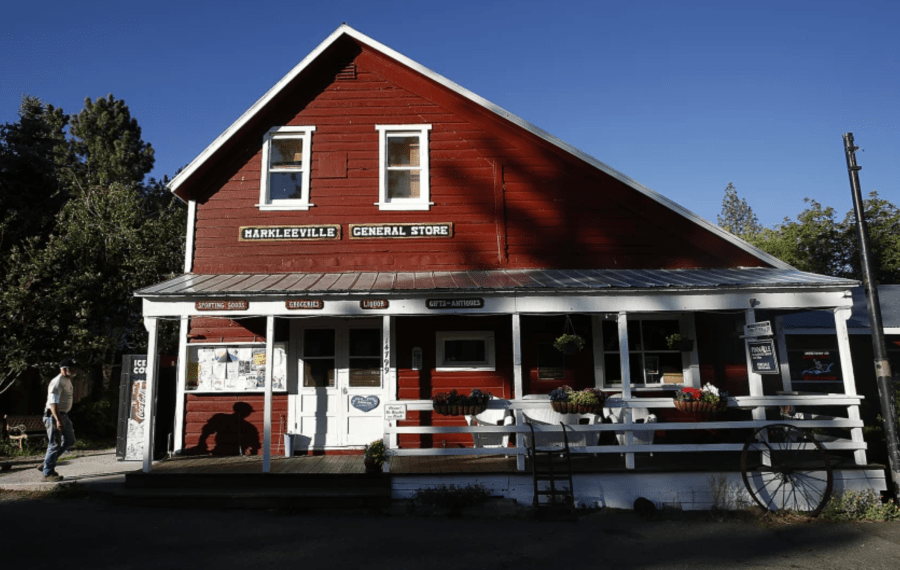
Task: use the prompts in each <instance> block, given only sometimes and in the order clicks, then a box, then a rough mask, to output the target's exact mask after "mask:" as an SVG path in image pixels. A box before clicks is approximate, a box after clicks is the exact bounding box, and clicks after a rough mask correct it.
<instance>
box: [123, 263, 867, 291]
mask: <svg viewBox="0 0 900 570" xmlns="http://www.w3.org/2000/svg"><path fill="white" fill-rule="evenodd" d="M857 284H858V283H857V282H856V281H853V280H849V279H840V278H836V277H827V276H824V275H816V274H813V273H805V272H803V271H798V270H796V269H775V268H768V267H746V268H729V269H567V270H562V269H496V270H481V271H471V270H470V271H421V272H396V273H392V272H377V273H375V272H348V273H283V274H246V275H245V274H230V275H191V274H188V275H182V276H180V277H176V278H174V279H170V280H169V281H165V282H163V283H159V284H156V285H153V286H150V287H145V288H143V289H140V290H139V291H137V292H136V293H135V295H136V296H138V297H154V298H157V297H195V296H216V297H247V296H271V297H275V296H284V295H298V294H302V295H309V294H315V295H331V294H334V295H346V294H365V295H368V294H375V293H378V294H391V295H394V296H397V295H402V294H408V293H427V292H435V293H438V292H439V293H447V294H453V293H461V294H465V293H473V292H480V293H491V292H494V293H570V294H575V293H598V292H605V291H609V292H612V291H647V292H650V291H662V290H673V291H674V290H680V291H698V290H719V289H784V288H806V289H808V288H829V289H834V288H844V287H846V288H851V287H854V286H856V285H857Z"/></svg>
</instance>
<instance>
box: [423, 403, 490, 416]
mask: <svg viewBox="0 0 900 570" xmlns="http://www.w3.org/2000/svg"><path fill="white" fill-rule="evenodd" d="M486 409H487V404H477V405H472V406H460V405H455V404H435V405H434V412H435V413H436V414H440V415H442V416H477V415H478V414H480V413H481V412H483V411H485V410H486Z"/></svg>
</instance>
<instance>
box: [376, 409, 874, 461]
mask: <svg viewBox="0 0 900 570" xmlns="http://www.w3.org/2000/svg"><path fill="white" fill-rule="evenodd" d="M862 399H863V397H862V396H857V395H844V394H822V395H784V396H736V397H732V398H730V400H729V407H730V408H738V409H748V410H750V409H755V408H778V409H779V410H780V409H781V408H782V407H786V406H792V407H793V409H795V410H796V409H798V408H800V412H801V414H802V415H803V418H804V419H792V418H789V417H785V418H779V419H774V420H740V421H727V420H726V421H723V420H715V419H711V420H710V421H701V422H654V423H646V424H645V423H630V421H629V418H630V414H626V415H625V416H626V421H625V422H624V423H599V424H594V425H580V424H567V425H566V430H567V431H569V432H570V433H571V432H576V433H583V432H588V433H597V434H598V436H599V434H600V433H601V432H607V431H612V432H620V433H623V432H624V434H625V436H626V438H627V439H626V440H625V441H632V437H633V435H634V433H635V432H644V431H679V430H729V429H754V430H755V429H758V428H761V427H763V426H766V425H772V424H789V425H793V426H795V427H798V428H802V429H816V428H846V429H849V430H850V439H841V438H821V439H820V443H821V444H822V446H823V447H824V448H825V449H827V450H852V451H853V452H854V460H855V462H856V464H857V465H866V455H865V449H866V443H865V441H863V436H862V427H863V422H862V420H861V419H852V418H853V417H854V416H855V417H857V418H858V417H859V415H858V406H859V404H860V401H861V400H862ZM387 403H388V404H400V405H404V406H406V410H407V411H420V412H430V411H432V409H433V408H432V403H431V400H398V401H393V402H387ZM606 405H607V406H610V407H623V408H629V407H639V408H650V409H662V408H674V407H675V406H674V404H673V403H672V399H671V398H665V397H651V398H640V397H638V398H631V399H622V400H613V401H608V402H607V403H606ZM809 406H815V407H836V408H843V409H845V410H846V411H847V415H848V416H850V417H841V416H822V415H813V414H809V413H803V412H802V409H803V408H806V407H809ZM489 407H490V408H494V409H503V408H506V409H510V410H512V411H513V413H514V414H515V417H516V424H515V425H511V426H481V425H478V426H446V427H434V426H403V427H398V426H397V425H396V423H397V422H395V421H388V420H386V421H385V426H384V433H385V442H386V443H387V444H388V447H389V449H390V454H391V455H394V456H439V455H506V456H513V455H514V456H517V464H518V468H519V469H520V470H522V469H524V467H525V457H526V456H527V455H528V448H527V447H526V446H525V441H524V440H525V436H526V435H530V434H531V428H530V427H529V426H528V425H526V423H525V417H524V416H526V415H527V414H528V410H539V409H545V410H546V409H547V408H549V407H550V402H549V401H548V400H510V401H506V400H501V401H497V400H493V401H491V403H490V405H489ZM798 416H799V415H798ZM711 417H712V418H714V417H715V416H711ZM533 427H534V431H535V433H557V434H559V433H561V432H562V429H563V428H562V427H561V426H558V425H534V426H533ZM476 432H477V433H497V434H507V433H508V434H516V435H517V437H516V446H515V447H508V448H496V447H494V448H476V447H471V448H469V447H464V448H444V447H433V448H399V447H398V446H397V441H398V437H397V436H399V435H401V434H417V435H436V434H449V433H476ZM560 437H561V436H560ZM570 439H571V437H570ZM591 439H593V438H591ZM743 447H744V444H743V442H741V443H698V444H660V443H654V444H649V445H648V444H632V445H615V444H614V445H589V446H570V450H571V451H572V453H591V454H597V453H624V454H625V455H626V466H627V467H629V468H633V467H634V453H687V452H717V451H741V450H743Z"/></svg>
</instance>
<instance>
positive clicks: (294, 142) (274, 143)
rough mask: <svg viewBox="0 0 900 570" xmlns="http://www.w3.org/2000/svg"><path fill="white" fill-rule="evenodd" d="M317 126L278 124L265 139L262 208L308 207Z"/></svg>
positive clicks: (290, 208)
mask: <svg viewBox="0 0 900 570" xmlns="http://www.w3.org/2000/svg"><path fill="white" fill-rule="evenodd" d="M315 130H316V128H315V127H275V128H273V129H271V130H270V131H269V132H268V133H266V136H265V138H264V139H263V153H262V183H261V188H260V194H259V208H260V209H261V210H306V209H308V208H309V207H310V206H312V204H310V203H309V167H310V162H309V155H310V144H311V141H312V133H313V131H315Z"/></svg>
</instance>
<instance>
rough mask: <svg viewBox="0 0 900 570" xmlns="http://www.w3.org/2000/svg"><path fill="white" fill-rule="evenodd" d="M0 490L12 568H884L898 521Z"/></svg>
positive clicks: (896, 554)
mask: <svg viewBox="0 0 900 570" xmlns="http://www.w3.org/2000/svg"><path fill="white" fill-rule="evenodd" d="M62 495H63V496H61V497H60V496H58V497H48V496H46V495H37V494H32V495H29V494H27V493H25V494H22V493H9V492H6V493H2V494H0V521H2V522H0V526H2V531H3V540H2V541H0V545H2V546H0V550H2V553H0V560H2V561H3V567H5V568H28V569H29V570H38V569H43V568H48V569H49V568H54V569H55V568H60V567H64V568H71V569H75V570H80V569H90V570H106V569H116V570H127V569H144V568H147V569H149V568H166V569H196V568H216V569H219V568H253V569H254V570H262V569H266V568H303V569H311V568H335V569H344V568H347V569H351V568H352V569H354V570H355V569H358V568H366V569H381V568H384V569H390V570H398V569H406V568H408V569H419V568H428V569H430V570H431V569H434V570H438V569H442V568H453V569H455V570H458V569H460V568H491V569H503V568H515V569H529V568H535V569H537V568H540V569H542V570H546V569H547V568H553V567H559V568H586V567H596V568H610V569H615V568H629V569H639V570H640V569H680V568H691V569H696V568H731V567H734V568H737V567H740V568H749V569H757V568H759V569H762V568H776V569H782V568H784V569H789V568H790V569H796V568H800V569H807V568H808V569H810V570H812V569H815V570H828V569H832V568H834V569H841V570H844V569H857V568H858V569H860V570H862V569H866V570H869V569H871V570H877V569H882V568H884V569H888V568H890V569H891V570H893V569H895V568H897V564H898V561H900V523H875V524H829V523H824V522H804V523H793V524H785V523H779V522H771V521H770V522H764V521H766V519H762V520H760V519H752V518H747V519H737V518H735V517H726V518H725V520H715V519H714V518H713V517H712V516H711V515H710V514H709V513H675V514H672V515H671V516H665V517H657V518H655V519H653V520H644V519H642V518H640V517H638V516H636V515H635V514H633V513H630V512H616V513H605V512H602V511H601V512H596V513H593V514H589V515H586V516H582V517H580V518H579V519H578V520H577V521H575V522H548V521H536V520H531V519H528V518H523V517H518V518H509V517H507V518H493V517H491V516H489V515H490V513H488V514H487V516H480V517H447V516H422V515H421V514H420V515H410V514H406V513H403V514H392V515H384V514H372V513H351V514H337V513H326V512H283V511H277V510H271V511H246V510H245V511H241V510H203V509H173V508H137V507H133V506H128V505H123V504H119V503H116V502H114V501H112V500H110V499H109V498H108V497H107V496H96V495H95V496H90V495H88V496H85V495H84V494H83V493H73V494H72V496H70V497H65V493H62Z"/></svg>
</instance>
